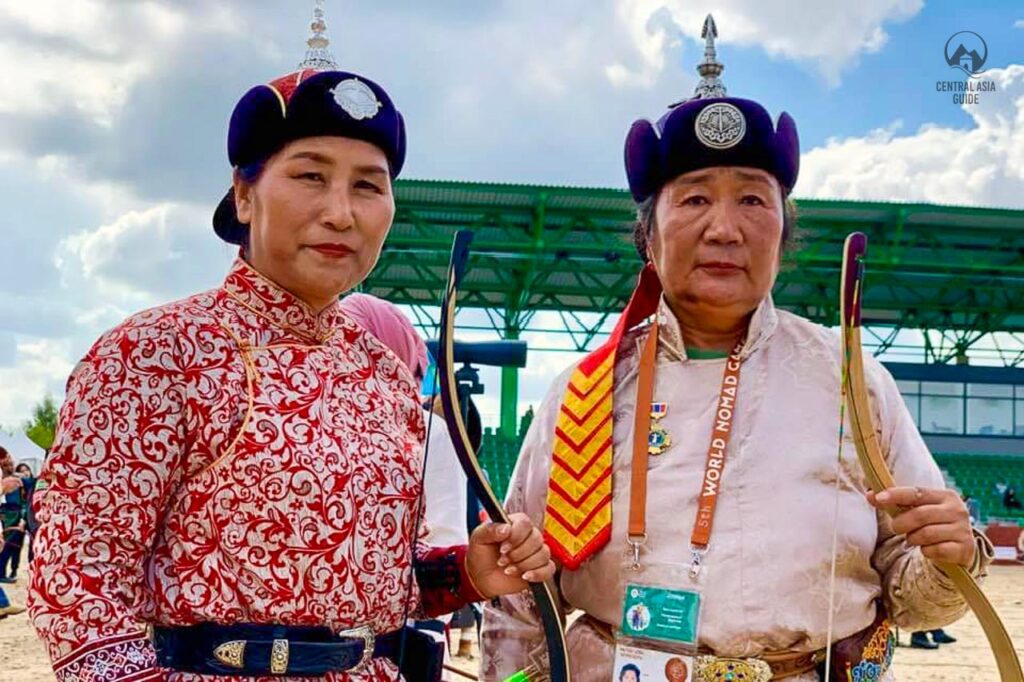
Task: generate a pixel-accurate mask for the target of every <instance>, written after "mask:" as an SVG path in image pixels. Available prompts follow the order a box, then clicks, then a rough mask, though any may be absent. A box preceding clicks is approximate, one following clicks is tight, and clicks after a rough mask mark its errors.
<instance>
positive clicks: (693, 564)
mask: <svg viewBox="0 0 1024 682" xmlns="http://www.w3.org/2000/svg"><path fill="white" fill-rule="evenodd" d="M707 553H708V550H707V549H700V548H699V547H690V578H692V579H693V580H696V579H697V577H698V576H700V569H701V562H702V561H703V559H704V555H705V554H707Z"/></svg>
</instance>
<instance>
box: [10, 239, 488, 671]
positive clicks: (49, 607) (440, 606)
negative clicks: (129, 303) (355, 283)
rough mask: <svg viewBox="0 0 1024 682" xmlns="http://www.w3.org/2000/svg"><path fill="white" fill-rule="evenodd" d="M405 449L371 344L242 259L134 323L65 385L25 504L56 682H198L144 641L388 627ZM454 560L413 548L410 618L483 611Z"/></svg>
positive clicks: (400, 566) (35, 612) (397, 603)
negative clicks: (467, 608)
mask: <svg viewBox="0 0 1024 682" xmlns="http://www.w3.org/2000/svg"><path fill="white" fill-rule="evenodd" d="M422 439H423V418H422V412H421V410H420V406H419V404H418V400H417V394H416V387H415V386H414V381H413V378H412V376H411V374H410V373H409V372H408V370H407V369H406V368H405V366H404V365H402V364H401V363H400V361H398V360H397V358H395V356H394V355H393V354H392V353H391V352H390V351H389V350H388V349H387V348H386V347H385V346H384V345H383V344H381V343H380V342H379V341H377V340H376V338H374V337H373V336H372V335H370V334H368V333H366V332H364V331H363V330H362V328H360V327H358V326H357V325H355V324H354V323H353V322H351V321H350V320H348V319H347V318H345V317H344V315H343V313H341V312H340V310H339V308H338V306H337V305H335V306H331V307H330V308H328V309H327V310H325V311H323V312H322V313H320V314H315V313H313V311H311V310H310V309H309V308H308V307H307V306H305V305H304V304H303V303H302V302H301V301H300V300H298V299H297V298H295V297H294V296H292V295H291V294H289V293H287V292H285V291H283V290H282V289H280V288H279V287H277V286H276V285H274V284H273V283H271V282H270V281H268V280H267V279H265V278H263V277H262V276H260V275H259V274H258V273H257V272H256V271H254V270H253V269H252V268H251V267H249V266H248V265H247V264H246V263H245V262H243V261H242V260H241V259H239V260H238V261H236V263H235V265H234V266H233V267H232V269H231V272H230V273H229V275H228V277H227V279H226V281H225V283H224V285H223V286H222V287H221V288H219V289H215V290H213V291H209V292H206V293H202V294H199V295H196V296H193V297H191V298H188V299H185V300H182V301H179V302H176V303H171V304H169V305H165V306H161V307H158V308H154V309H152V310H148V311H145V312H142V313H139V314H138V315H135V316H133V317H131V318H129V319H128V320H126V321H125V322H124V323H122V324H121V325H120V326H118V327H116V328H115V329H113V330H112V331H110V332H108V333H107V334H105V335H104V336H103V337H102V338H101V339H100V340H99V341H98V342H97V343H96V344H95V346H93V348H92V349H91V350H90V351H89V353H88V354H87V355H86V357H85V358H84V359H83V360H82V361H81V362H80V363H79V365H78V366H77V367H76V368H75V370H74V373H73V374H72V376H71V378H70V380H69V383H68V390H67V399H66V402H65V404H64V406H63V408H62V410H61V415H60V422H59V428H58V434H57V440H56V443H55V444H54V448H53V451H52V453H51V455H50V458H49V460H48V462H47V464H46V468H45V472H44V474H43V477H44V478H45V479H47V480H48V482H49V486H50V487H49V488H48V490H47V491H46V494H45V495H44V496H42V499H40V500H37V501H36V504H37V509H38V516H39V520H40V523H41V527H40V530H39V533H38V535H37V538H36V540H35V543H36V548H37V550H36V552H37V557H36V560H35V565H34V567H33V568H34V570H33V573H32V577H31V586H30V596H29V608H30V612H31V617H32V621H33V623H34V625H35V627H36V629H37V631H38V632H39V635H40V636H41V637H42V638H43V640H44V641H45V642H46V644H47V646H48V648H49V652H50V656H51V657H52V660H53V664H54V670H55V672H56V674H57V679H58V680H60V682H70V681H72V680H74V681H76V682H79V681H81V682H107V681H114V680H117V681H118V682H129V681H130V682H137V681H141V680H147V681H148V680H161V681H163V680H168V681H170V682H194V681H196V680H202V679H207V680H212V679H214V678H212V677H207V678H204V677H202V676H198V675H191V674H182V673H174V672H170V671H167V670H163V669H161V668H159V667H157V666H156V664H155V653H154V650H153V647H152V645H151V644H150V642H149V640H148V639H147V637H146V634H145V631H144V629H143V627H144V624H146V623H155V624H169V625H187V624H192V623H197V622H201V621H214V622H218V623H233V622H244V623H282V624H288V625H326V626H328V627H330V628H332V629H334V630H343V629H347V628H351V627H355V626H359V625H364V624H368V625H370V626H372V627H373V629H374V631H375V632H377V633H384V632H389V631H392V630H395V629H397V628H399V627H400V626H401V625H402V622H403V615H404V614H405V612H406V608H405V602H404V600H405V596H406V591H407V581H408V576H409V570H410V562H409V557H410V550H411V547H410V545H411V543H412V539H413V537H414V532H413V530H414V529H413V526H414V523H415V519H414V517H415V514H416V502H417V499H418V497H419V494H420V487H421V473H420V472H421V450H422V448H421V443H422ZM464 551H465V550H464V548H461V547H460V548H449V549H431V548H427V547H423V546H418V547H417V557H418V559H419V560H422V561H423V562H424V565H427V566H430V567H431V568H433V569H434V570H427V571H423V572H422V573H420V572H417V577H418V578H419V580H418V582H420V585H418V587H417V589H415V590H414V593H413V595H412V600H413V604H419V605H420V607H421V610H422V612H425V613H426V614H429V615H435V614H439V613H445V612H448V611H452V610H455V609H457V608H459V607H460V606H461V605H462V604H463V603H465V602H467V601H472V600H479V595H477V594H476V593H475V592H474V591H473V590H472V587H471V584H470V583H469V581H468V580H467V579H466V575H465V573H464V572H463V571H464ZM438 566H440V567H441V569H442V570H437V568H438ZM425 576H426V577H425ZM420 592H422V595H420V594H419V593H420ZM394 678H395V672H394V668H393V666H392V665H391V664H390V663H389V662H387V661H385V660H381V659H378V660H375V661H373V663H372V664H371V666H370V667H369V669H367V670H364V671H362V672H361V673H353V674H333V675H329V676H328V677H327V678H326V679H327V680H328V681H329V682H342V681H346V680H371V679H394ZM216 679H217V680H218V681H219V682H229V680H235V679H242V678H228V677H217V678H216ZM246 679H249V680H251V679H253V678H246ZM268 679H270V678H268ZM273 679H275V680H276V681H277V682H280V680H281V679H282V678H280V677H278V678H273ZM285 679H291V680H297V679H301V678H294V677H293V678H285Z"/></svg>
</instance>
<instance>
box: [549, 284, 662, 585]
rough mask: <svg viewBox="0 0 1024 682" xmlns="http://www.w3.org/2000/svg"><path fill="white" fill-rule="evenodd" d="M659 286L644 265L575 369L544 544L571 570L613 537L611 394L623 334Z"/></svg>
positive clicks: (645, 311) (559, 426)
mask: <svg viewBox="0 0 1024 682" xmlns="http://www.w3.org/2000/svg"><path fill="white" fill-rule="evenodd" d="M660 296H661V282H660V281H659V280H658V276H657V274H656V273H655V272H654V269H653V268H652V267H651V266H650V265H648V266H647V267H645V268H644V269H643V271H641V273H640V279H639V282H638V283H637V286H636V289H635V290H634V291H633V296H632V297H631V298H630V300H629V304H628V305H627V306H626V309H625V310H624V311H622V315H620V316H619V321H618V322H617V323H616V325H615V329H614V330H613V331H612V334H611V336H610V337H608V340H607V341H606V342H605V343H604V344H603V345H602V346H601V347H600V348H598V349H597V350H595V351H593V352H592V353H590V354H589V355H587V357H585V358H584V359H583V361H582V362H581V363H580V364H579V365H578V366H577V367H576V369H575V371H573V374H572V377H571V378H570V379H569V385H568V387H567V388H566V390H565V397H564V398H563V400H562V407H561V410H560V411H559V413H558V421H557V422H556V425H555V440H554V451H553V453H552V457H551V475H550V477H549V478H548V498H547V509H546V511H545V514H544V539H545V541H546V542H547V544H548V547H550V548H551V552H552V553H553V554H554V555H555V556H556V557H557V558H558V560H559V561H561V563H562V565H563V566H565V567H567V568H569V569H571V570H575V569H577V568H579V566H580V564H582V563H583V561H585V560H586V559H587V558H588V557H590V556H592V555H593V554H594V553H595V552H597V551H598V550H599V549H601V548H602V547H604V545H605V544H606V543H607V542H608V539H609V538H610V537H611V532H612V454H613V453H612V395H613V391H614V375H615V356H616V350H617V349H618V346H619V342H620V341H621V340H622V337H623V335H624V334H625V333H626V332H627V331H628V330H630V329H632V328H633V327H635V326H636V325H637V324H639V323H640V322H642V321H643V320H645V319H647V318H648V317H650V316H651V315H653V314H654V312H655V311H656V310H657V308H658V300H659V298H660Z"/></svg>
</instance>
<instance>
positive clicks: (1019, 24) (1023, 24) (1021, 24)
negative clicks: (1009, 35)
mask: <svg viewBox="0 0 1024 682" xmlns="http://www.w3.org/2000/svg"><path fill="white" fill-rule="evenodd" d="M1013 27H1014V28H1024V19H1018V20H1017V21H1015V22H1013Z"/></svg>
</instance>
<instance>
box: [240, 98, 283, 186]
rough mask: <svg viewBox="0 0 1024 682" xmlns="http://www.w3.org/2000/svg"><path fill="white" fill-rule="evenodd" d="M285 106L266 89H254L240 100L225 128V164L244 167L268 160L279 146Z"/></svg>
mask: <svg viewBox="0 0 1024 682" xmlns="http://www.w3.org/2000/svg"><path fill="white" fill-rule="evenodd" d="M286 115H287V105H286V103H285V101H284V99H283V98H282V97H281V93H279V92H278V91H277V90H275V89H274V88H273V87H271V86H269V85H257V86H256V87H255V88H253V89H251V90H249V92H247V93H245V95H243V96H242V99H240V100H239V101H238V104H237V105H235V110H234V112H232V114H231V123H230V125H229V126H228V160H229V161H230V162H231V165H232V166H236V167H237V166H246V165H249V164H251V163H254V162H256V161H260V160H262V159H264V158H266V157H267V156H269V155H270V154H271V153H272V152H273V151H274V150H276V149H277V148H278V147H280V145H281V140H282V139H283V136H284V122H285V117H286Z"/></svg>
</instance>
